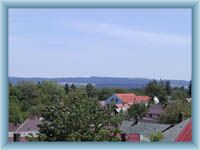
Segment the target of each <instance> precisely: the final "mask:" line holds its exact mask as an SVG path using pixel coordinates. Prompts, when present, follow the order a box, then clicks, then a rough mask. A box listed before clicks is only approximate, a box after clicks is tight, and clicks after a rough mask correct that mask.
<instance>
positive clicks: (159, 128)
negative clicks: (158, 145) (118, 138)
mask: <svg viewBox="0 0 200 150" xmlns="http://www.w3.org/2000/svg"><path fill="white" fill-rule="evenodd" d="M170 127H171V125H170V124H159V123H151V122H142V121H139V122H138V123H137V124H136V123H135V121H123V122H122V124H121V126H120V130H121V131H122V133H123V134H125V135H130V134H133V135H136V134H137V135H139V136H140V138H139V139H140V141H150V140H149V139H150V136H151V134H152V133H157V132H163V131H165V130H167V129H168V128H170Z"/></svg>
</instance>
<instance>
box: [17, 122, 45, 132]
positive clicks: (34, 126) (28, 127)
mask: <svg viewBox="0 0 200 150" xmlns="http://www.w3.org/2000/svg"><path fill="white" fill-rule="evenodd" d="M40 123H41V121H40V120H38V119H26V120H25V121H24V123H23V124H22V125H21V126H20V127H19V128H18V129H17V130H16V132H27V131H38V125H39V124H40Z"/></svg>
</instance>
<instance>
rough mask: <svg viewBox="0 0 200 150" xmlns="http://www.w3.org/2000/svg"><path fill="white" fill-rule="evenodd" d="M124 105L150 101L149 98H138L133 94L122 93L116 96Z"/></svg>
mask: <svg viewBox="0 0 200 150" xmlns="http://www.w3.org/2000/svg"><path fill="white" fill-rule="evenodd" d="M116 96H117V97H119V98H120V99H121V100H122V101H123V102H124V103H128V104H133V103H135V104H138V103H141V102H148V101H149V100H150V97H149V96H137V95H135V94H133V93H121V94H119V93H118V94H116Z"/></svg>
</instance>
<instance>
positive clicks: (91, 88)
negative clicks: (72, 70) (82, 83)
mask: <svg viewBox="0 0 200 150" xmlns="http://www.w3.org/2000/svg"><path fill="white" fill-rule="evenodd" d="M86 93H87V96H88V97H89V98H94V97H95V96H96V90H95V87H94V86H93V85H92V84H87V85H86Z"/></svg>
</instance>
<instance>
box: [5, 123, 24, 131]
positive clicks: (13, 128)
mask: <svg viewBox="0 0 200 150" xmlns="http://www.w3.org/2000/svg"><path fill="white" fill-rule="evenodd" d="M20 125H21V124H15V123H10V122H9V128H8V131H9V132H15V131H16V130H17V129H18V128H19V127H20Z"/></svg>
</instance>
